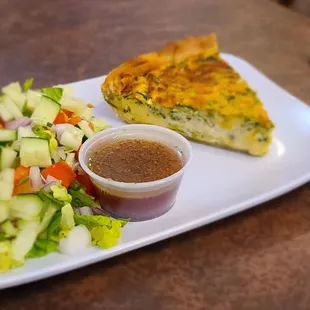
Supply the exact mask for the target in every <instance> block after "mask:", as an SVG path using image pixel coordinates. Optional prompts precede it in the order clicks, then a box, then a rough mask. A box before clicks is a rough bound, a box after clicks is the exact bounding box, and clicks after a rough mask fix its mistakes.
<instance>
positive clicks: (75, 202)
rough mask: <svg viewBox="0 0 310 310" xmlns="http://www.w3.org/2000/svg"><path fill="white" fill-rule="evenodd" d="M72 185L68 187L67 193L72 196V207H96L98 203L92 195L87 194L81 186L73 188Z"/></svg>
mask: <svg viewBox="0 0 310 310" xmlns="http://www.w3.org/2000/svg"><path fill="white" fill-rule="evenodd" d="M77 186H78V185H76V183H75V185H74V187H73V188H77ZM73 188H72V187H71V188H69V194H70V195H71V197H72V201H71V204H72V206H73V207H74V208H80V207H85V206H87V207H92V208H98V207H99V204H98V203H97V202H96V201H95V198H94V197H93V196H90V195H88V194H87V193H86V192H85V190H84V188H83V187H80V188H79V189H73Z"/></svg>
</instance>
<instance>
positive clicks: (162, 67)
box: [101, 34, 274, 156]
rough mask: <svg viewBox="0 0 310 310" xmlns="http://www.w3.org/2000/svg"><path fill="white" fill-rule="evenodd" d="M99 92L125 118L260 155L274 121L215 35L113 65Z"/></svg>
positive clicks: (268, 141)
mask: <svg viewBox="0 0 310 310" xmlns="http://www.w3.org/2000/svg"><path fill="white" fill-rule="evenodd" d="M101 89H102V93H103V95H104V98H105V100H106V102H107V103H108V104H110V105H111V106H112V107H113V108H114V110H115V111H116V113H117V114H118V116H119V117H120V118H121V119H123V120H124V121H126V122H128V123H144V124H153V125H159V126H164V127H167V128H170V129H172V130H175V131H178V132H179V133H181V134H182V135H184V136H185V137H187V138H190V139H193V140H196V141H200V142H204V143H207V144H211V145H216V146H220V147H224V148H230V149H233V150H237V151H242V152H247V153H249V154H251V155H255V156H262V155H264V154H266V153H267V152H268V149H269V145H270V143H271V140H272V131H273V128H274V125H273V123H272V121H271V120H270V118H269V117H268V114H267V112H266V110H265V109H264V107H263V104H262V102H261V101H260V99H259V98H258V96H257V95H256V93H255V91H254V90H253V89H251V87H250V86H249V84H248V83H247V82H246V81H245V80H244V79H243V78H242V77H241V76H240V75H239V74H238V73H237V72H236V71H235V70H234V69H233V68H232V67H231V66H230V65H229V64H228V63H226V62H225V61H224V60H223V59H222V58H221V57H220V55H219V49H218V44H217V41H216V36H215V35H214V34H211V35H209V36H201V37H189V38H185V39H183V40H179V41H176V42H173V43H170V44H168V45H166V46H165V47H164V48H163V49H161V50H160V51H158V52H152V53H148V54H144V55H141V56H138V57H137V58H134V59H131V60H129V61H127V62H125V63H123V64H122V65H120V66H119V67H117V68H115V69H114V70H112V71H111V72H110V73H109V75H108V76H107V78H106V79H105V81H104V83H103V84H102V85H101Z"/></svg>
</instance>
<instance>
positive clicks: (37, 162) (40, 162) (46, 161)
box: [19, 138, 52, 168]
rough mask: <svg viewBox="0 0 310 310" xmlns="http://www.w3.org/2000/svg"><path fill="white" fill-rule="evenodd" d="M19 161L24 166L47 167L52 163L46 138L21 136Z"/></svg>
mask: <svg viewBox="0 0 310 310" xmlns="http://www.w3.org/2000/svg"><path fill="white" fill-rule="evenodd" d="M19 155H20V163H21V165H22V166H24V167H30V166H39V167H41V168H44V167H48V166H50V165H51V164H52V160H51V155H50V151H49V145H48V140H45V139H40V138H22V139H21V143H20V154H19Z"/></svg>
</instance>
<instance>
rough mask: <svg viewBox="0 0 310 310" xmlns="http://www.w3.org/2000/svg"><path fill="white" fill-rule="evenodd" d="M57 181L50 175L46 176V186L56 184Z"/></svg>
mask: <svg viewBox="0 0 310 310" xmlns="http://www.w3.org/2000/svg"><path fill="white" fill-rule="evenodd" d="M58 181H59V180H57V179H56V178H54V177H53V176H51V175H48V176H47V177H46V184H49V183H52V182H58Z"/></svg>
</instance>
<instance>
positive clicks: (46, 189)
mask: <svg viewBox="0 0 310 310" xmlns="http://www.w3.org/2000/svg"><path fill="white" fill-rule="evenodd" d="M56 184H57V182H56V181H53V182H50V183H48V184H45V185H44V186H43V187H42V188H43V190H44V191H45V192H50V191H51V187H52V186H53V185H56Z"/></svg>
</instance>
